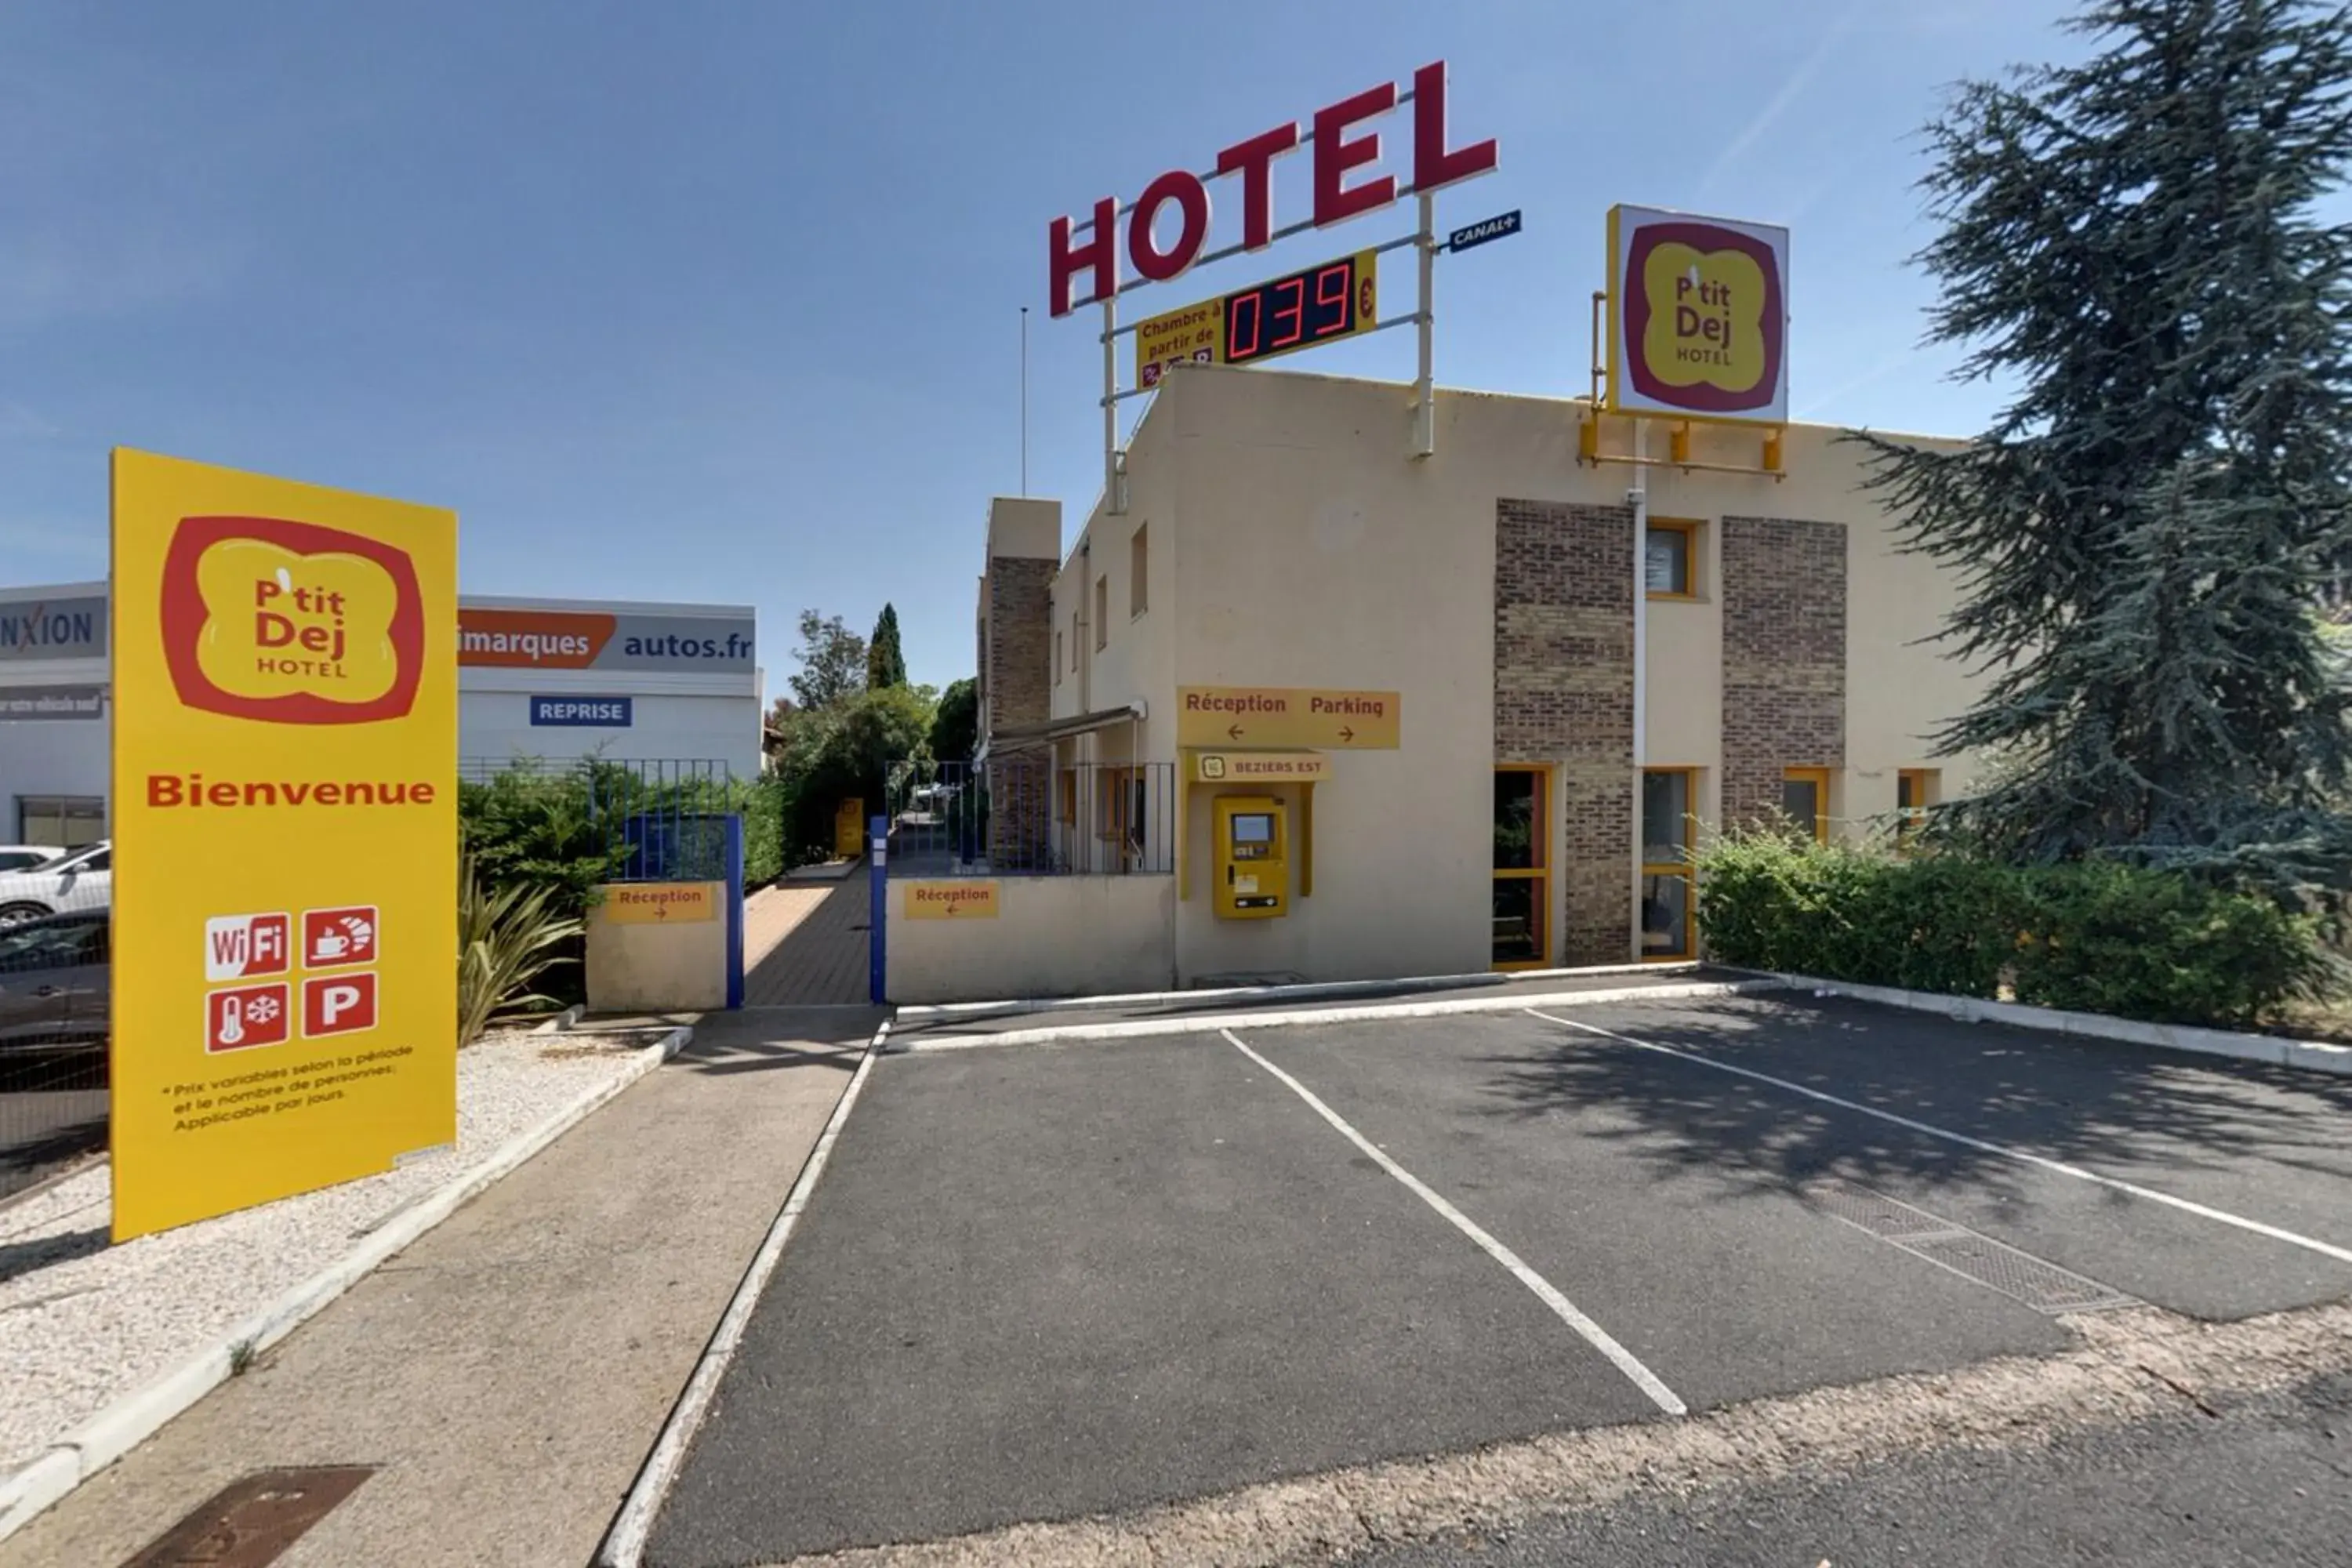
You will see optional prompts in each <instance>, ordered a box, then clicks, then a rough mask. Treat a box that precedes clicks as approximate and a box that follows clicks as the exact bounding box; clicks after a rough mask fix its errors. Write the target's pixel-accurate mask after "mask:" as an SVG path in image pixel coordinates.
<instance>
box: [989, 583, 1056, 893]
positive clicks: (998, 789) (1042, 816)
mask: <svg viewBox="0 0 2352 1568" xmlns="http://www.w3.org/2000/svg"><path fill="white" fill-rule="evenodd" d="M1054 573H1055V563H1053V562H1051V561H1049V560H1045V559H1043V558H1034V559H1033V558H1030V557H1025V556H1014V555H996V556H991V557H990V558H989V563H988V591H987V618H986V623H985V626H984V627H983V629H982V642H983V644H984V646H985V647H986V649H987V656H986V658H985V659H984V661H983V663H982V687H983V689H985V690H986V692H987V694H988V706H987V710H986V711H987V719H988V723H989V727H990V729H991V730H992V731H993V730H999V729H1002V728H1003V727H1004V726H1006V725H1008V724H1042V723H1044V722H1045V721H1046V720H1047V719H1048V718H1050V717H1051V716H1052V708H1051V706H1050V704H1051V702H1052V699H1053V689H1054V668H1053V666H1054V625H1053V623H1054ZM1053 794H1054V776H1053V753H1052V752H1050V751H1044V752H1040V751H1032V752H1023V753H1018V754H1014V755H1010V756H1006V757H1004V758H1003V759H1002V760H992V761H991V762H990V763H989V764H988V795H989V814H988V858H989V863H990V865H991V866H992V867H993V868H996V869H998V870H1025V869H1029V868H1033V867H1036V866H1041V865H1045V864H1046V863H1047V862H1048V860H1049V859H1050V857H1051V852H1052V842H1051V826H1050V825H1051V823H1052V819H1053V809H1054V805H1053Z"/></svg>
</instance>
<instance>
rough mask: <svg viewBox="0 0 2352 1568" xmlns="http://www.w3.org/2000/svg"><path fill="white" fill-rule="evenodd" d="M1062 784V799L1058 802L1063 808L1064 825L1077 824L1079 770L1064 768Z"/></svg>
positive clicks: (1061, 811)
mask: <svg viewBox="0 0 2352 1568" xmlns="http://www.w3.org/2000/svg"><path fill="white" fill-rule="evenodd" d="M1061 784H1062V788H1061V799H1060V801H1059V803H1058V804H1059V805H1060V808H1061V810H1060V813H1059V815H1060V816H1061V818H1062V822H1063V825H1064V826H1076V822H1077V820H1078V770H1077V769H1076V768H1064V769H1063V770H1062V780H1061Z"/></svg>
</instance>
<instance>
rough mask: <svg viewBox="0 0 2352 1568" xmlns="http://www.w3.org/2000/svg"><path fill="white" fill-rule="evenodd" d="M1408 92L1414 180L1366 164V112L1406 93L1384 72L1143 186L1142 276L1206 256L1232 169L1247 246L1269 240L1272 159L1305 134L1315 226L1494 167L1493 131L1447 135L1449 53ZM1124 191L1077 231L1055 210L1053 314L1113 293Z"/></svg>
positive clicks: (1163, 274) (1049, 255)
mask: <svg viewBox="0 0 2352 1568" xmlns="http://www.w3.org/2000/svg"><path fill="white" fill-rule="evenodd" d="M1411 96H1412V184H1411V185H1409V186H1404V187H1402V188H1400V187H1399V186H1398V184H1397V181H1396V176H1395V175H1394V174H1367V173H1364V172H1363V171H1364V170H1365V168H1366V165H1368V164H1375V163H1379V162H1380V157H1381V133H1380V132H1379V131H1377V130H1370V129H1365V128H1364V126H1365V122H1366V121H1370V120H1373V119H1376V118H1378V117H1379V116H1381V115H1383V114H1386V113H1388V112H1389V111H1390V110H1393V109H1395V108H1396V106H1397V104H1398V102H1399V101H1400V94H1399V93H1398V91H1397V85H1396V83H1394V82H1391V81H1384V82H1382V83H1381V85H1380V86H1378V87H1374V88H1367V89H1364V90H1363V91H1362V92H1360V93H1357V94H1356V95H1355V96H1354V97H1352V98H1343V99H1341V100H1339V102H1337V103H1334V104H1331V105H1329V106H1328V107H1326V108H1323V109H1318V110H1316V111H1315V115H1314V118H1313V120H1312V121H1310V122H1309V129H1308V130H1307V132H1306V133H1305V134H1304V135H1302V134H1301V132H1300V130H1299V127H1298V124H1297V121H1289V122H1286V123H1285V124H1281V125H1277V126H1275V127H1274V128H1273V129H1272V130H1270V131H1262V132H1258V134H1256V135H1255V136H1252V137H1249V138H1248V139H1246V140H1244V141H1241V142H1234V144H1233V145H1232V146H1230V147H1228V148H1226V149H1225V150H1224V151H1223V152H1222V153H1218V154H1217V163H1216V167H1215V169H1214V171H1213V172H1212V173H1211V174H1208V175H1206V176H1202V175H1200V174H1192V173H1190V172H1189V171H1187V170H1183V169H1171V170H1169V171H1168V173H1166V174H1162V175H1160V177H1159V178H1158V179H1156V180H1154V181H1152V182H1151V183H1150V184H1148V185H1146V186H1144V187H1143V194H1142V195H1140V196H1138V197H1137V198H1136V201H1135V205H1134V208H1133V210H1132V211H1131V212H1129V215H1128V223H1127V257H1128V260H1129V263H1130V264H1132V266H1133V267H1134V268H1135V271H1136V273H1137V274H1138V275H1139V277H1140V278H1141V279H1143V280H1144V281H1146V282H1150V283H1165V282H1168V281H1169V280H1170V279H1175V278H1179V277H1181V276H1182V275H1183V274H1184V272H1185V270H1186V269H1187V268H1190V267H1191V266H1192V264H1193V263H1194V262H1196V261H1198V260H1200V259H1201V256H1202V251H1204V250H1205V249H1206V248H1207V247H1208V242H1209V187H1208V181H1209V180H1213V179H1216V178H1219V177H1221V176H1223V175H1225V174H1239V175H1240V176H1241V177H1242V185H1241V202H1242V248H1243V249H1244V250H1260V249H1263V248H1265V247H1266V246H1268V245H1271V244H1272V243H1273V242H1274V237H1275V229H1276V225H1275V221H1274V161H1275V160H1276V159H1277V158H1279V157H1281V156H1282V155H1283V154H1284V153H1290V152H1293V151H1296V150H1297V147H1298V145H1299V143H1300V142H1302V141H1307V142H1312V143H1313V147H1312V154H1313V157H1314V160H1315V168H1314V175H1315V179H1314V189H1315V206H1314V215H1313V216H1314V226H1315V227H1317V228H1328V227H1330V226H1332V225H1333V224H1339V223H1345V222H1347V221H1348V220H1349V218H1354V217H1361V216H1364V215H1365V214H1366V213H1369V212H1377V211H1379V210H1380V209H1381V208H1382V207H1384V206H1387V205H1390V204H1391V203H1392V202H1394V201H1395V200H1396V199H1397V198H1398V197H1399V196H1402V195H1418V194H1420V193H1422V192H1424V191H1434V190H1436V189H1438V188H1439V187H1441V186H1444V185H1451V184H1457V183H1458V182H1460V181H1463V180H1467V179H1470V178H1472V177H1474V176H1475V175H1478V174H1488V173H1490V172H1492V171H1493V169H1494V168H1495V164H1496V148H1495V143H1494V142H1493V141H1492V140H1491V139H1489V140H1487V141H1485V142H1473V143H1472V144H1471V145H1469V146H1467V147H1449V146H1448V145H1447V144H1446V126H1445V62H1444V60H1437V61H1433V63H1431V64H1429V65H1425V66H1423V67H1422V68H1420V69H1419V70H1417V71H1415V72H1413V73H1412V94H1411ZM1171 205H1172V206H1173V207H1174V208H1175V209H1176V211H1177V213H1178V214H1179V216H1181V224H1180V226H1179V227H1178V229H1177V233H1176V237H1175V239H1174V241H1173V243H1171V244H1170V245H1168V246H1167V247H1164V248H1163V247H1161V246H1160V242H1159V239H1158V237H1156V235H1155V234H1154V232H1153V231H1154V227H1155V220H1156V219H1157V218H1158V217H1159V216H1160V212H1161V210H1162V209H1163V208H1166V207H1169V206H1171ZM1118 214H1119V201H1118V197H1116V196H1103V197H1101V198H1099V199H1097V201H1096V203H1095V204H1094V213H1093V223H1092V226H1091V227H1090V228H1089V229H1088V231H1087V237H1085V238H1084V239H1079V238H1077V237H1076V235H1075V233H1074V231H1075V229H1076V220H1074V219H1072V218H1069V217H1066V216H1065V217H1057V218H1055V220H1054V223H1053V226H1052V229H1051V231H1050V233H1049V235H1048V237H1047V240H1046V259H1047V262H1048V263H1049V265H1050V268H1051V274H1050V276H1051V283H1050V287H1049V289H1048V290H1047V294H1046V298H1047V299H1048V300H1050V301H1051V304H1052V309H1053V313H1054V314H1055V315H1056V316H1066V315H1067V314H1069V313H1070V311H1071V310H1075V309H1076V307H1077V306H1079V305H1082V304H1091V303H1093V302H1094V301H1096V300H1107V299H1108V298H1109V297H1110V296H1111V295H1112V294H1114V293H1116V292H1117V291H1118V250H1117V248H1116V247H1117V246H1118V240H1119V234H1118ZM1081 273H1083V274H1086V275H1087V279H1088V281H1089V285H1090V292H1089V293H1088V294H1087V298H1086V299H1084V300H1074V299H1072V298H1071V295H1072V292H1073V285H1074V284H1076V281H1077V279H1078V277H1079V275H1080V274H1081Z"/></svg>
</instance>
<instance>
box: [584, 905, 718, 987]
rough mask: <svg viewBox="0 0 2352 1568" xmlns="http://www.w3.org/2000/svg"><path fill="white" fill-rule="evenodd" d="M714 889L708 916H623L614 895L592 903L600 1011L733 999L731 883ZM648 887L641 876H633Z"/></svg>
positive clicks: (592, 975)
mask: <svg viewBox="0 0 2352 1568" xmlns="http://www.w3.org/2000/svg"><path fill="white" fill-rule="evenodd" d="M693 885H699V886H703V887H706V888H707V889H709V894H708V897H709V908H710V910H711V911H712V914H713V917H714V918H712V919H710V920H707V921H614V920H613V919H612V918H611V912H610V910H609V908H608V905H609V902H610V893H611V889H607V890H606V892H607V897H606V899H605V900H604V901H601V902H599V903H598V904H597V906H596V907H595V908H593V909H592V910H589V911H588V931H587V937H588V952H587V965H588V968H587V974H586V976H585V978H586V981H587V986H588V1005H589V1007H590V1008H591V1009H592V1010H593V1011H595V1012H599V1013H650V1012H668V1011H673V1010H682V1009H687V1008H710V1007H724V1006H726V1005H727V884H726V883H724V882H710V883H705V884H693ZM628 886H630V887H632V888H633V889H642V886H643V885H642V884H635V883H633V884H628Z"/></svg>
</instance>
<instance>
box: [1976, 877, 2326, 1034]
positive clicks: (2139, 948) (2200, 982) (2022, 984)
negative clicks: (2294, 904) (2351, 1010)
mask: <svg viewBox="0 0 2352 1568" xmlns="http://www.w3.org/2000/svg"><path fill="white" fill-rule="evenodd" d="M2023 887H2024V894H2025V900H2024V910H2023V913H2022V918H2021V921H2020V922H2019V923H2020V925H2021V928H2022V929H2023V931H2024V932H2025V936H2024V938H2023V940H2022V941H2021V942H2020V943H2019V944H2018V949H2017V963H2016V975H2017V999H2018V1000H2019V1001H2021V1002H2030V1003H2032V1004H2033V1005H2036V1006H2040V1007H2064V1008H2069V1009H2072V1010H2074V1011H2078V1012H2084V1013H2113V1014H2116V1015H2118V1016H2124V1017H2129V1018H2147V1019H2150V1020H2153V1021H2155V1022H2158V1023H2168V1024H2175V1023H2177V1024H2239V1025H2242V1024H2252V1023H2254V1022H2257V1021H2258V1020H2259V1019H2261V1018H2262V1016H2263V1015H2264V1014H2267V1013H2270V1012H2272V1011H2273V1010H2275V1009H2276V1008H2277V1006H2278V1005H2279V1004H2280V1003H2282V1002H2284V1001H2285V1000H2287V999H2288V998H2289V997H2291V996H2295V995H2299V994H2314V993H2316V992H2317V991H2319V990H2320V989H2322V988H2323V987H2324V986H2325V984H2326V970H2325V968H2324V960H2323V959H2322V957H2321V951H2320V946H2319V941H2318V931H2317V927H2316V924H2315V922H2314V921H2310V920H2308V919H2306V918H2304V917H2302V916H2298V915H2293V914H2290V913H2288V912H2287V911H2285V910H2282V909H2280V908H2279V907H2278V905H2277V904H2275V903H2273V902H2272V901H2271V900H2267V899H2262V898H2257V897H2254V896H2252V895H2250V894H2243V893H2226V892H2221V891H2218V890H2216V889H2213V888H2211V887H2210V886H2209V885H2207V884H2205V883H2201V882H2195V881H2191V880H2190V879H2188V878H2186V877H2184V876H2181V875H2179V873H2176V872H2168V871H2155V870H2149V869H2146V868H2140V867H2133V866H2123V865H2117V864H2115V863H2113V862H2105V861H2096V860H2093V861H2084V862H2082V863H2080V864H2077V865H2070V866H2053V867H2050V868H2045V869H2042V870H2038V871H2035V872H2033V873H2032V875H2030V876H2029V877H2027V878H2025V879H2024V883H2023Z"/></svg>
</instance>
